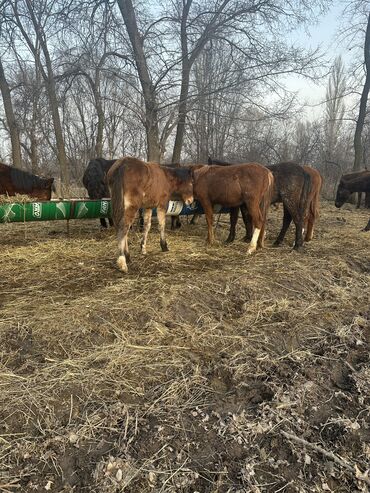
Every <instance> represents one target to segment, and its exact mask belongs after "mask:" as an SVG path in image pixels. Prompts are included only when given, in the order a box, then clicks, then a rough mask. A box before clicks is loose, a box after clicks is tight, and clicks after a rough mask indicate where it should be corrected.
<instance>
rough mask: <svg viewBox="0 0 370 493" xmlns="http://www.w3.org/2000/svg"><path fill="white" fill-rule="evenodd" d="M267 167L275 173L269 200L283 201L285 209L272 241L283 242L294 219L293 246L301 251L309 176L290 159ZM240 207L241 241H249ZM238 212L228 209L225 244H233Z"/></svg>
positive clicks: (245, 217)
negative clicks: (228, 226) (228, 230)
mask: <svg viewBox="0 0 370 493" xmlns="http://www.w3.org/2000/svg"><path fill="white" fill-rule="evenodd" d="M215 161H216V160H213V159H211V158H209V162H215ZM218 162H220V161H218ZM230 165H231V164H230V163H227V162H226V161H225V162H224V166H230ZM266 168H267V169H268V170H270V171H271V172H272V174H273V176H274V190H273V194H272V198H271V203H272V204H276V203H279V202H282V203H283V210H284V214H283V225H282V227H281V230H280V233H279V235H278V237H277V238H276V240H275V242H274V246H279V245H280V244H281V243H282V242H283V240H284V238H285V235H286V232H287V230H288V228H289V226H290V223H291V222H292V220H293V222H294V225H295V242H294V249H295V250H300V249H301V248H302V246H303V230H304V226H305V219H306V215H307V211H308V208H309V193H310V191H311V177H310V175H309V174H308V172H307V171H306V170H304V169H303V168H302V166H300V165H299V164H296V163H292V162H285V163H279V164H275V165H270V166H266ZM240 209H241V212H242V216H243V221H244V224H245V228H246V235H245V238H244V240H245V241H250V240H251V238H252V230H251V224H250V217H249V214H248V210H247V209H246V208H245V207H244V206H242V207H240ZM238 211H239V210H238V208H237V209H236V210H231V212H230V232H229V236H228V238H227V240H226V242H227V243H232V242H233V241H234V239H235V231H236V224H237V220H238ZM314 217H316V215H315V216H314Z"/></svg>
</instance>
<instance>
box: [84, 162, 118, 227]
mask: <svg viewBox="0 0 370 493" xmlns="http://www.w3.org/2000/svg"><path fill="white" fill-rule="evenodd" d="M115 162H116V159H110V160H108V159H103V158H95V159H90V161H89V164H88V165H87V167H86V169H85V172H84V175H83V177H82V183H83V185H84V187H85V188H86V190H87V193H88V194H89V198H90V199H104V198H106V197H109V188H108V184H107V173H108V171H109V169H110V168H111V166H113V164H114V163H115ZM108 220H109V224H110V225H111V226H113V221H112V219H111V218H108ZM100 224H101V226H102V228H106V227H107V223H106V221H105V218H104V217H101V218H100Z"/></svg>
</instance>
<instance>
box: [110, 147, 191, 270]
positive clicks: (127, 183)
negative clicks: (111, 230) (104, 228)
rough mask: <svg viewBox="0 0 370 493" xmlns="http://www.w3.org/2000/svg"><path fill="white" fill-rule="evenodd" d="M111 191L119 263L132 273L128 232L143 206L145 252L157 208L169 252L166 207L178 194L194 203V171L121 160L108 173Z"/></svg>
mask: <svg viewBox="0 0 370 493" xmlns="http://www.w3.org/2000/svg"><path fill="white" fill-rule="evenodd" d="M107 181H108V186H109V189H110V193H111V202H112V211H113V223H114V226H115V228H116V231H117V237H118V248H119V257H118V259H117V264H118V267H119V269H120V270H122V272H128V267H127V263H128V262H129V261H130V254H129V249H128V232H129V230H130V227H131V225H132V223H133V221H134V219H135V216H136V214H137V212H138V211H139V209H140V208H143V209H144V234H143V239H142V241H141V252H142V253H143V254H144V255H145V254H146V242H147V238H148V233H149V230H150V226H151V218H152V209H153V208H154V207H156V208H157V217H158V222H159V229H160V246H161V249H162V251H163V252H166V251H168V245H167V242H166V237H165V225H166V209H167V205H168V202H169V200H170V198H171V196H172V195H173V194H174V193H176V194H178V195H179V196H180V197H181V199H182V200H183V202H185V204H187V205H190V204H191V203H192V202H193V201H194V197H193V173H192V170H191V169H188V168H186V169H185V168H174V169H172V168H168V167H165V166H160V165H159V164H157V163H152V162H145V161H141V160H140V159H137V158H134V157H130V156H127V157H124V158H122V159H119V160H118V161H116V162H115V163H114V165H113V166H112V167H111V168H110V170H109V171H108V174H107Z"/></svg>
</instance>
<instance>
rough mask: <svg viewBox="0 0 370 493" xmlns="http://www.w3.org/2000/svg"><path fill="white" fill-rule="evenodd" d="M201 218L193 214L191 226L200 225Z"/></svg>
mask: <svg viewBox="0 0 370 493" xmlns="http://www.w3.org/2000/svg"><path fill="white" fill-rule="evenodd" d="M199 217H200V214H193V217H192V218H191V221H190V224H192V225H194V224H198V219H199Z"/></svg>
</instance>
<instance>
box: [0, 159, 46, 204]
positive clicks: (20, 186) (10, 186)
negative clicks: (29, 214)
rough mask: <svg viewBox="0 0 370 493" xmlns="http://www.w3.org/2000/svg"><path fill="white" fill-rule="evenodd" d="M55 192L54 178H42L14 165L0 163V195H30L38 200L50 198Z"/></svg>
mask: <svg viewBox="0 0 370 493" xmlns="http://www.w3.org/2000/svg"><path fill="white" fill-rule="evenodd" d="M51 192H55V187H54V178H40V177H39V176H37V175H33V174H32V173H28V171H23V170H21V169H18V168H14V167H13V166H8V165H7V164H3V163H0V195H15V194H16V193H19V194H23V195H28V196H29V197H32V198H35V199H38V200H50V199H51Z"/></svg>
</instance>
